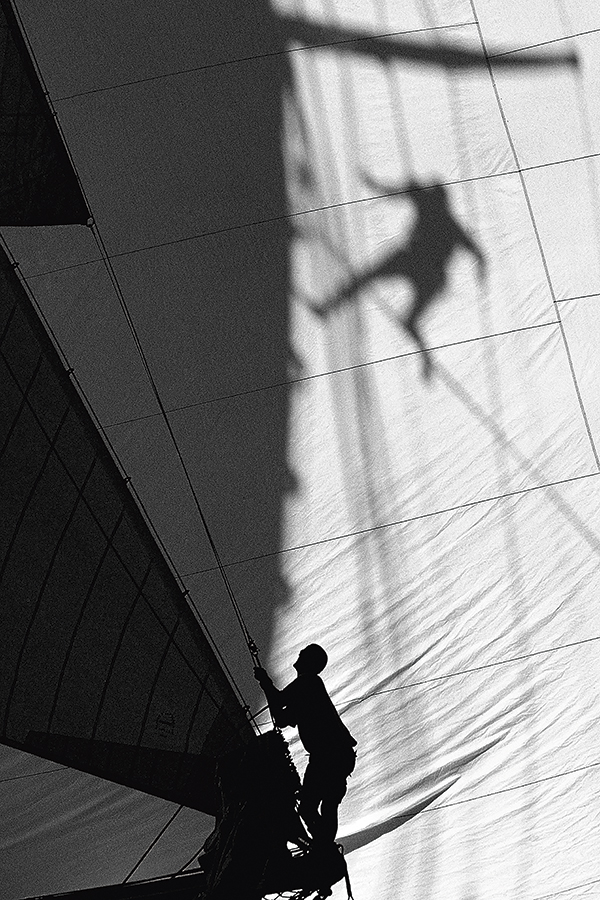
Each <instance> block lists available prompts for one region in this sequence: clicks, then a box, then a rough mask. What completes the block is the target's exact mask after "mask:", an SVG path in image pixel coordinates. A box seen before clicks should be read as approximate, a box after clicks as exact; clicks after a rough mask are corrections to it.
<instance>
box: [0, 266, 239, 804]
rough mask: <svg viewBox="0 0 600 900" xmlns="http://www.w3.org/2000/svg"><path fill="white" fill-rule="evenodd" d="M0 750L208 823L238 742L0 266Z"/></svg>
mask: <svg viewBox="0 0 600 900" xmlns="http://www.w3.org/2000/svg"><path fill="white" fill-rule="evenodd" d="M0 267H1V271H0V279H1V281H0V303H1V313H0V321H1V324H0V331H1V333H2V340H1V352H2V391H1V395H2V526H1V527H2V551H1V557H2V568H1V575H2V607H1V614H0V615H1V624H0V632H1V634H2V639H1V659H2V666H1V667H0V684H1V688H0V698H1V701H0V708H1V710H2V725H1V729H0V740H1V741H3V742H4V743H7V744H8V745H9V746H13V747H16V748H20V749H25V750H28V751H29V752H32V753H35V754H36V755H40V756H43V757H47V758H49V759H53V760H55V761H57V762H59V763H63V764H68V765H72V766H74V767H76V768H79V769H82V770H83V771H87V772H92V773H94V774H97V775H101V776H103V777H104V778H107V779H109V780H111V781H114V782H117V783H120V784H126V785H130V786H133V787H136V788H138V789H141V790H146V791H148V792H149V793H152V794H155V795H157V796H162V797H165V798H166V799H168V800H171V801H175V802H180V803H185V805H186V806H190V807H192V808H197V809H201V810H204V811H205V812H214V811H215V810H216V795H215V791H214V775H215V764H216V760H218V759H219V758H220V756H221V755H222V754H223V753H224V752H225V749H232V748H234V747H236V746H237V747H243V746H244V744H245V743H247V742H248V741H249V740H251V739H252V736H253V732H252V729H251V727H250V724H249V722H248V720H247V718H246V715H245V713H244V711H243V709H242V707H241V705H240V703H239V700H238V699H237V698H236V697H235V695H234V693H233V690H232V688H231V686H230V684H229V682H228V680H227V678H226V676H225V675H224V673H223V671H222V669H221V665H220V664H219V662H218V661H217V659H216V657H215V655H214V653H213V651H212V650H211V648H210V647H209V645H208V642H207V640H206V638H205V637H204V635H203V634H202V632H201V630H200V627H199V625H198V622H197V621H196V619H195V618H194V616H193V613H192V612H191V610H190V609H189V607H188V605H187V602H186V600H185V597H184V595H183V592H182V590H181V588H180V587H179V586H178V584H177V582H176V581H175V578H174V576H173V575H172V574H171V572H170V571H169V569H168V567H167V565H166V563H165V562H164V559H163V557H162V555H161V553H160V552H159V550H158V548H157V547H156V545H154V543H153V540H152V538H151V536H150V533H149V531H148V528H147V526H146V524H145V522H144V520H143V518H142V516H141V514H140V512H139V511H138V508H137V506H136V505H135V503H134V501H133V498H132V497H131V495H130V493H129V489H128V488H127V486H126V485H125V482H124V480H123V477H122V475H121V473H120V472H119V471H118V469H117V466H116V464H115V462H114V461H113V460H112V459H111V457H110V455H109V453H108V450H107V449H106V447H105V445H104V443H103V442H102V440H101V438H100V436H99V435H98V433H97V429H96V427H95V426H94V424H93V422H92V420H91V417H90V415H89V413H88V412H87V410H86V409H85V407H84V406H83V404H82V402H81V400H80V399H79V396H78V395H77V393H76V391H75V389H74V388H73V385H72V384H71V382H70V376H69V374H68V373H67V371H66V370H65V369H64V367H63V366H62V365H61V362H60V360H59V358H58V354H57V352H56V350H55V349H54V347H53V346H52V344H51V342H50V340H49V339H48V337H47V335H46V333H45V331H44V330H43V327H42V325H41V323H40V322H39V320H38V318H37V315H36V313H35V310H34V309H33V307H32V305H31V303H30V301H29V300H28V298H27V296H26V294H25V291H24V290H23V288H22V286H21V284H20V282H19V280H18V278H17V275H16V273H15V271H14V269H13V267H12V265H11V263H10V261H9V260H8V258H7V256H6V254H4V252H2V256H1V258H0Z"/></svg>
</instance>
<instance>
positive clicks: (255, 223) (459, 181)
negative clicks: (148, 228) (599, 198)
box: [27, 151, 600, 299]
mask: <svg viewBox="0 0 600 900" xmlns="http://www.w3.org/2000/svg"><path fill="white" fill-rule="evenodd" d="M599 157H600V151H599V152H595V153H584V154H581V155H578V156H569V157H565V158H563V159H557V160H550V161H549V162H543V163H536V164H535V165H530V166H522V167H521V168H513V169H507V170H506V171H504V172H487V173H485V174H483V175H473V176H471V177H470V178H456V179H454V180H452V181H440V182H436V185H437V186H439V187H457V186H460V185H464V184H471V183H476V182H480V181H489V180H490V179H492V178H506V177H510V176H515V175H517V176H519V175H521V174H522V173H524V172H537V171H539V170H540V169H548V168H551V167H553V166H563V165H570V164H571V163H578V162H585V161H586V160H589V159H598V158H599ZM418 190H419V188H415V189H413V190H412V191H411V192H412V193H416V192H417V191H418ZM420 190H428V188H427V187H424V188H420ZM405 193H409V191H392V192H390V193H383V194H374V195H372V196H369V197H358V198H356V199H354V200H342V201H340V202H339V203H331V204H328V205H327V206H314V207H311V208H310V209H302V210H299V211H298V212H292V213H282V214H281V215H278V216H268V217H266V218H264V219H254V220H252V221H249V222H240V223H238V224H235V225H226V226H223V227H222V228H214V229H211V230H209V231H201V232H198V233H197V234H191V235H186V236H185V237H181V238H174V239H173V240H171V241H161V242H159V243H156V244H146V245H144V246H143V247H133V248H132V249H130V250H119V251H118V252H116V253H110V254H109V253H106V256H101V257H100V258H97V259H89V260H86V261H85V262H81V263H71V264H70V265H68V266H58V267H57V268H55V269H46V270H45V271H43V272H33V273H30V274H28V275H27V278H28V279H29V280H31V279H32V278H44V277H46V276H48V275H57V274H59V273H61V272H69V271H71V270H72V269H80V268H83V267H84V266H90V265H95V264H98V263H104V262H105V259H110V260H112V259H121V258H122V257H125V256H134V255H135V254H138V253H149V252H150V251H151V250H160V249H162V248H164V247H174V246H176V245H178V244H185V243H187V242H190V241H199V240H203V239H204V238H210V237H218V236H219V235H221V234H229V233H231V232H234V231H240V230H242V229H244V228H259V227H262V226H263V225H274V224H276V223H277V222H286V221H288V220H290V219H298V218H300V217H301V216H309V215H312V214H314V213H320V212H328V211H329V210H334V209H343V208H344V207H347V206H355V205H357V204H359V203H371V202H373V201H374V200H385V199H386V198H389V197H399V196H402V195H403V194H405ZM556 299H559V298H556Z"/></svg>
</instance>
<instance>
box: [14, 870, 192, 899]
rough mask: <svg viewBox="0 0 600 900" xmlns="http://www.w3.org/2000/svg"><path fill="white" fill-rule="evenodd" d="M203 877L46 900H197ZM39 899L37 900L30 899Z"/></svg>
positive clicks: (94, 890)
mask: <svg viewBox="0 0 600 900" xmlns="http://www.w3.org/2000/svg"><path fill="white" fill-rule="evenodd" d="M204 883H205V878H204V875H203V874H202V873H196V874H192V875H188V874H185V875H170V876H169V875H167V876H165V877H164V878H160V879H157V880H152V881H146V882H143V883H137V884H117V885H108V886H106V887H100V888H93V887H92V888H87V889H86V888H84V889H83V890H80V891H70V892H69V893H68V894H64V893H61V894H48V895H47V898H46V900H198V895H199V893H200V890H201V889H202V887H203V886H204ZM31 900H39V898H33V897H32V898H31Z"/></svg>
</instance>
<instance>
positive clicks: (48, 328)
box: [0, 238, 247, 709]
mask: <svg viewBox="0 0 600 900" xmlns="http://www.w3.org/2000/svg"><path fill="white" fill-rule="evenodd" d="M0 239H1V240H2V244H3V246H4V249H5V251H6V253H7V256H8V257H9V259H10V260H11V262H12V265H13V268H14V269H15V272H16V273H17V277H18V278H19V280H20V283H21V284H22V286H23V288H24V290H25V291H26V293H27V295H28V297H29V300H30V302H31V303H32V305H33V306H34V308H35V310H36V312H37V314H38V316H39V317H40V319H41V320H42V322H43V324H44V326H45V328H46V331H47V333H48V335H49V336H50V337H51V339H52V342H53V345H54V348H55V349H56V351H57V353H58V354H59V355H60V357H61V358H62V362H63V365H64V367H65V368H66V369H67V370H68V372H69V373H70V374H71V376H72V380H73V382H74V386H76V388H77V392H78V394H79V396H80V398H81V400H82V402H83V403H84V406H85V408H86V410H87V412H88V414H89V415H90V416H91V418H92V419H93V423H94V425H95V426H96V428H97V429H98V431H99V432H100V433H101V435H102V437H103V440H104V444H105V445H106V448H107V450H108V451H109V455H110V457H111V459H112V461H113V462H114V464H115V466H116V467H117V469H118V470H119V472H120V473H121V475H122V477H123V478H124V480H125V481H126V483H127V484H128V486H129V491H130V493H131V494H132V495H133V498H134V500H135V502H136V504H137V506H138V507H139V510H140V511H141V513H142V518H143V520H144V521H145V523H146V525H147V527H148V529H149V530H150V532H151V534H152V536H153V538H154V540H155V541H156V543H157V545H158V547H159V548H160V550H161V552H162V554H163V556H164V558H165V561H166V563H167V566H168V568H169V570H170V573H171V575H172V576H173V578H174V579H175V581H176V583H177V585H178V586H179V588H180V590H181V592H182V593H183V594H185V595H187V594H188V591H187V589H186V587H185V584H184V582H183V579H182V578H181V575H180V574H179V573H178V571H177V569H176V566H175V564H174V562H173V559H172V557H171V555H170V553H169V551H168V549H167V548H166V546H165V544H164V542H163V540H162V538H161V537H160V535H159V534H158V532H157V531H156V529H155V528H154V526H153V524H152V520H151V519H150V516H149V514H148V512H147V510H146V507H145V505H144V503H143V501H142V498H141V497H140V495H139V494H138V492H137V490H136V488H135V485H133V484H132V483H131V481H130V479H128V478H127V477H126V472H125V470H124V469H123V466H122V464H121V461H120V459H119V457H118V455H117V453H116V451H115V449H114V447H113V445H112V443H111V441H110V438H109V436H108V434H107V432H106V430H105V428H104V426H103V425H102V423H101V422H100V421H99V419H98V416H97V415H96V413H95V411H94V408H93V407H92V405H91V403H90V401H89V399H88V398H87V396H86V393H85V391H84V389H83V386H82V385H81V383H80V381H79V379H78V378H77V374H76V373H75V372H74V370H73V369H71V368H70V366H69V361H68V359H67V358H66V356H65V354H64V352H63V350H62V347H61V345H60V343H59V341H58V338H57V336H56V334H55V333H54V331H53V329H52V327H51V325H50V323H49V322H48V320H47V318H46V316H45V315H44V311H43V310H42V309H41V308H40V307H39V305H38V303H37V301H36V299H35V296H34V295H33V293H32V291H31V289H30V287H29V284H28V283H27V279H26V278H25V277H24V276H23V273H22V272H21V271H20V269H19V266H18V263H16V262H15V260H14V257H13V256H12V254H11V252H10V249H9V248H8V247H7V245H6V242H5V241H4V239H2V238H0ZM14 309H16V304H15V307H14V308H13V310H12V311H11V316H10V318H11V319H12V316H13V315H14ZM7 330H8V323H7V326H6V329H5V332H4V334H6V332H7ZM3 338H4V335H3ZM0 343H1V342H0ZM32 412H33V410H32ZM33 415H34V418H35V419H36V422H37V423H38V425H40V427H41V428H42V431H44V428H43V426H42V425H41V423H40V421H39V419H38V417H37V414H36V413H35V412H33ZM44 433H45V432H44ZM66 473H67V476H68V477H69V478H70V479H71V481H73V479H72V476H71V474H70V472H69V471H68V470H67V469H66ZM73 484H75V482H74V481H73ZM84 502H85V504H86V506H87V508H88V511H89V512H90V514H91V515H92V516H93V518H94V521H95V522H96V524H97V525H98V526H99V527H100V529H101V531H102V533H103V534H105V531H104V528H103V526H102V524H101V523H100V521H99V520H98V519H97V517H96V515H95V513H94V511H93V510H92V508H91V507H90V506H89V504H87V502H86V501H85V498H84ZM117 556H118V558H119V560H120V561H121V562H122V560H121V558H120V556H119V554H118V553H117ZM132 580H133V582H134V584H135V585H136V586H137V582H136V581H135V579H132ZM143 599H144V601H145V602H147V600H146V598H145V597H144V598H143ZM187 606H188V609H190V611H191V612H192V615H193V616H194V618H195V619H196V621H197V622H199V624H200V625H201V627H202V630H203V632H204V635H205V636H206V638H207V640H208V642H209V644H210V647H211V649H212V651H213V652H214V654H215V656H216V657H217V659H218V661H219V662H220V664H221V665H222V667H223V669H224V671H225V672H226V674H227V676H228V677H229V680H230V683H231V685H232V686H233V689H234V692H235V693H236V694H237V695H238V698H239V700H240V701H241V703H242V704H243V705H244V706H245V700H244V697H243V696H242V694H241V692H240V690H239V688H238V686H237V684H236V682H235V679H234V677H233V674H232V673H231V670H230V668H229V666H228V664H227V662H226V660H225V659H224V657H223V654H222V653H221V651H220V649H219V647H218V646H217V644H216V643H215V641H214V639H213V637H212V635H211V633H210V631H209V629H208V626H207V625H206V622H205V621H204V618H203V616H202V615H201V613H200V612H199V610H198V609H197V607H196V606H195V604H193V603H188V604H187ZM180 652H181V651H180ZM182 655H183V654H182ZM187 664H188V665H190V664H189V663H187ZM190 668H192V667H191V665H190ZM192 671H193V669H192ZM196 677H198V678H199V677H200V676H198V675H197V676H196ZM246 709H247V707H246Z"/></svg>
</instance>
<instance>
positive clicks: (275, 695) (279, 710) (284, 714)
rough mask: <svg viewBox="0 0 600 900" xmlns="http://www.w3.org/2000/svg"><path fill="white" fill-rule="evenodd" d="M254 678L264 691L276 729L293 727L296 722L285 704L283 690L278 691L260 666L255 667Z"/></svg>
mask: <svg viewBox="0 0 600 900" xmlns="http://www.w3.org/2000/svg"><path fill="white" fill-rule="evenodd" d="M254 677H255V678H256V680H257V681H258V683H259V684H260V686H261V688H262V689H263V691H264V694H265V697H266V698H267V703H268V704H269V709H270V710H271V715H272V716H273V721H274V723H275V725H277V727H278V728H283V726H284V725H295V724H296V722H295V720H294V718H293V716H292V714H291V710H290V709H289V708H288V706H287V703H286V696H285V689H284V690H283V691H280V690H278V689H277V688H276V687H275V685H274V684H273V682H272V681H271V678H270V677H269V675H268V673H267V672H266V671H265V669H262V668H261V667H260V666H256V668H255V669H254Z"/></svg>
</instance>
